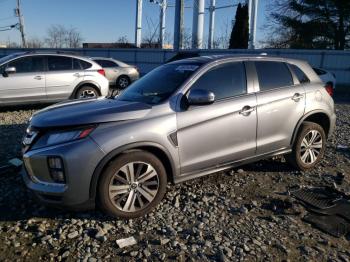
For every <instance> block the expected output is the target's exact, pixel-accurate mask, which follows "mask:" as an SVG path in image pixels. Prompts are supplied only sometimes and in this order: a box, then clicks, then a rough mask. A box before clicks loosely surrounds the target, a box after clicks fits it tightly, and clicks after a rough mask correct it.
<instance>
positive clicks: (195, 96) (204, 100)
mask: <svg viewBox="0 0 350 262" xmlns="http://www.w3.org/2000/svg"><path fill="white" fill-rule="evenodd" d="M187 101H188V104H189V105H209V104H212V103H214V101H215V95H214V93H213V92H211V91H208V90H204V89H194V90H190V92H189V94H188V97H187Z"/></svg>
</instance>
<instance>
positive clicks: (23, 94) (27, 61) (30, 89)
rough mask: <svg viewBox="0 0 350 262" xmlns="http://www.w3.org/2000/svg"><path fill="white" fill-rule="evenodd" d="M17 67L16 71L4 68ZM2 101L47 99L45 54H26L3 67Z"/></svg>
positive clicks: (0, 81)
mask: <svg viewBox="0 0 350 262" xmlns="http://www.w3.org/2000/svg"><path fill="white" fill-rule="evenodd" d="M9 67H15V68H16V73H11V74H6V73H4V70H5V69H6V68H9ZM1 71H2V72H1V73H2V74H0V103H17V102H20V103H22V102H37V101H44V100H45V99H46V93H45V68H44V57H43V56H26V57H22V58H18V59H16V60H13V61H11V62H9V63H7V64H6V65H4V66H2V67H1Z"/></svg>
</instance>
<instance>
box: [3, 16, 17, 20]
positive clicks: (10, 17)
mask: <svg viewBox="0 0 350 262" xmlns="http://www.w3.org/2000/svg"><path fill="white" fill-rule="evenodd" d="M14 18H16V17H15V16H8V17H4V18H0V21H5V20H10V19H14Z"/></svg>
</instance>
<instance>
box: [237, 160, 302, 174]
mask: <svg viewBox="0 0 350 262" xmlns="http://www.w3.org/2000/svg"><path fill="white" fill-rule="evenodd" d="M240 168H241V169H243V170H244V171H246V172H296V171H297V170H296V169H295V168H294V167H292V166H291V165H289V164H288V163H287V162H282V161H280V160H276V159H265V160H260V161H258V162H254V163H251V164H246V165H243V166H241V167H240Z"/></svg>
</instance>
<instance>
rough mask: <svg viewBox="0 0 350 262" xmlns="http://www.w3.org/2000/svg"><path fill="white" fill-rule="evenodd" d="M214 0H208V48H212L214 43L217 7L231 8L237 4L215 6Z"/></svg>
mask: <svg viewBox="0 0 350 262" xmlns="http://www.w3.org/2000/svg"><path fill="white" fill-rule="evenodd" d="M215 4H216V3H215V0H210V6H209V8H206V9H207V10H209V38H208V49H212V48H213V43H214V32H215V12H216V10H219V9H225V8H231V7H235V6H237V5H238V4H231V5H224V6H215Z"/></svg>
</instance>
